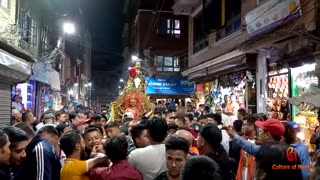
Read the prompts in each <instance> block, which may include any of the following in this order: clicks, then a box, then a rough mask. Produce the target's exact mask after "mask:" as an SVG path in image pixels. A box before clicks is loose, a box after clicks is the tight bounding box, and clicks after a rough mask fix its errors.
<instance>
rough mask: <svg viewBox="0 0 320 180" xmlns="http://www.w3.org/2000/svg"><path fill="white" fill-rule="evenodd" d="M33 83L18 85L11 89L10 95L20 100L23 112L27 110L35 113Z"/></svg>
mask: <svg viewBox="0 0 320 180" xmlns="http://www.w3.org/2000/svg"><path fill="white" fill-rule="evenodd" d="M34 86H35V81H29V82H28V83H23V84H18V85H16V86H15V87H13V88H12V95H16V96H19V97H20V98H21V102H20V103H21V105H22V106H23V109H24V110H29V111H31V112H33V113H35V88H34Z"/></svg>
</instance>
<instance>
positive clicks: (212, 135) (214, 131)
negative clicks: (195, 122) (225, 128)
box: [200, 124, 222, 147]
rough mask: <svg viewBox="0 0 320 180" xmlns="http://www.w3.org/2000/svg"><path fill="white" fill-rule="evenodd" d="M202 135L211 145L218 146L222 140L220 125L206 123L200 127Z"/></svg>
mask: <svg viewBox="0 0 320 180" xmlns="http://www.w3.org/2000/svg"><path fill="white" fill-rule="evenodd" d="M200 135H201V137H203V139H204V140H205V141H206V142H207V143H208V144H210V145H212V146H214V147H218V146H219V145H220V143H221V141H222V133H221V130H220V129H219V128H218V126H216V125H214V124H206V125H205V126H203V127H201V128H200Z"/></svg>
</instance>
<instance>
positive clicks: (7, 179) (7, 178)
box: [0, 167, 12, 180]
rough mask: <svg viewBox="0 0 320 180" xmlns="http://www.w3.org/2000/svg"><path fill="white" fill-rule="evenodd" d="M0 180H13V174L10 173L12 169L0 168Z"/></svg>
mask: <svg viewBox="0 0 320 180" xmlns="http://www.w3.org/2000/svg"><path fill="white" fill-rule="evenodd" d="M0 179H1V180H11V179H12V177H11V172H10V168H5V167H3V168H0Z"/></svg>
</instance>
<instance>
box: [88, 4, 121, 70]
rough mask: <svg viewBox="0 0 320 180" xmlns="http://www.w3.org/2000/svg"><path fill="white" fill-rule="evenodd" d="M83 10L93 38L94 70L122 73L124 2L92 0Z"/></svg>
mask: <svg viewBox="0 0 320 180" xmlns="http://www.w3.org/2000/svg"><path fill="white" fill-rule="evenodd" d="M88 2H89V3H88V4H87V5H86V7H84V8H83V9H84V10H85V11H86V14H87V15H88V16H87V18H88V25H89V29H90V32H91V36H92V70H93V71H94V70H103V71H119V72H120V71H121V69H122V66H123V57H122V49H123V48H122V31H123V26H124V19H125V18H124V14H123V12H122V9H123V6H124V0H90V1H88Z"/></svg>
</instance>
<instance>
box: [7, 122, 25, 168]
mask: <svg viewBox="0 0 320 180" xmlns="http://www.w3.org/2000/svg"><path fill="white" fill-rule="evenodd" d="M3 131H4V132H5V133H6V134H7V135H8V137H9V141H10V151H11V154H10V165H12V166H16V165H20V164H21V162H22V160H23V159H24V158H25V157H26V156H27V154H26V151H25V149H26V147H27V145H28V143H29V136H28V134H27V133H26V132H24V131H23V130H22V129H20V128H17V127H14V126H8V127H5V128H4V129H3Z"/></svg>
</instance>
